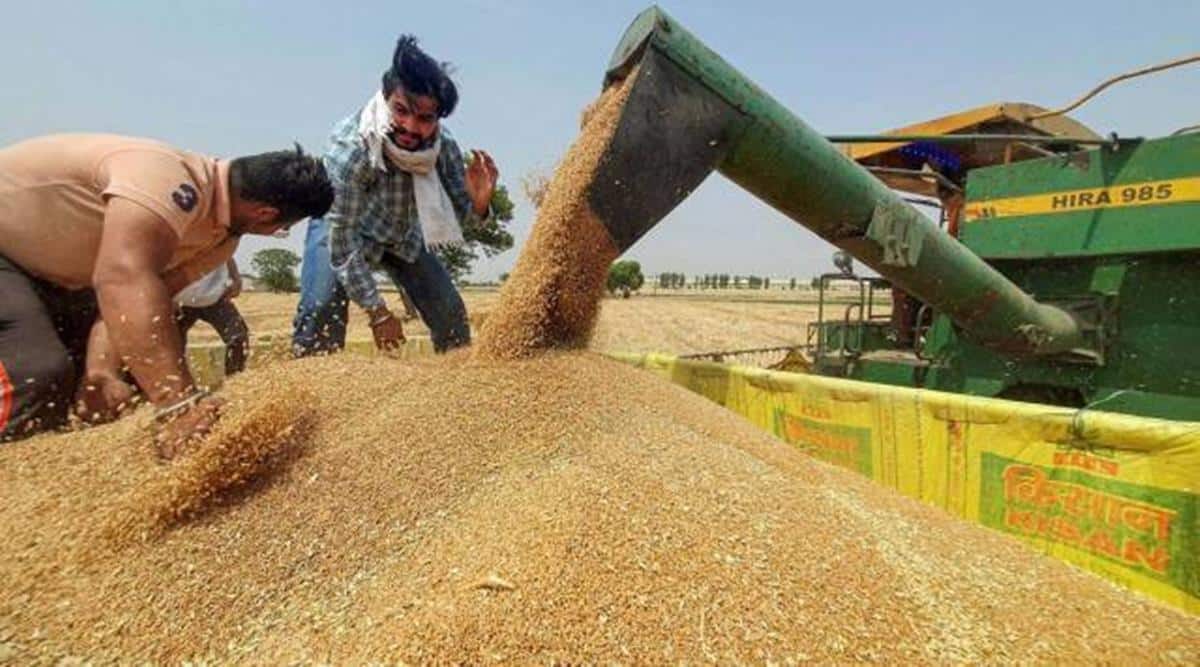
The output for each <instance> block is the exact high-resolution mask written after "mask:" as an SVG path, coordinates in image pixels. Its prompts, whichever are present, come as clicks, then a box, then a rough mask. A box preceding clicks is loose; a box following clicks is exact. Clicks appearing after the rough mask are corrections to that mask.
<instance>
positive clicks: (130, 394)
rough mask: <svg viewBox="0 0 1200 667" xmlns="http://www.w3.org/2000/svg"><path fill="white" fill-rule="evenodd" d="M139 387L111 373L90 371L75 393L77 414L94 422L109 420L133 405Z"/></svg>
mask: <svg viewBox="0 0 1200 667" xmlns="http://www.w3.org/2000/svg"><path fill="white" fill-rule="evenodd" d="M135 396H137V388H136V387H134V386H133V385H131V384H129V383H128V382H125V381H124V380H122V379H121V378H119V377H117V376H116V375H113V374H111V373H105V372H96V373H89V374H88V375H87V377H85V378H84V379H83V382H82V383H81V384H80V385H79V390H78V391H77V392H76V394H75V414H76V415H77V416H78V417H79V418H80V419H82V420H84V421H86V422H90V423H93V424H101V423H104V422H109V421H112V420H114V419H116V418H117V417H120V416H121V413H122V412H124V411H125V410H127V409H128V408H130V407H132V406H133V404H134V400H133V399H134V397H135Z"/></svg>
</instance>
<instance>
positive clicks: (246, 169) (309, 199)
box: [229, 144, 333, 222]
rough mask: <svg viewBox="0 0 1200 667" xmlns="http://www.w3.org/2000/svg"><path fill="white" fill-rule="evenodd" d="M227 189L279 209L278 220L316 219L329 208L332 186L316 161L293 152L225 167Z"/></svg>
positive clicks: (253, 157) (240, 160)
mask: <svg viewBox="0 0 1200 667" xmlns="http://www.w3.org/2000/svg"><path fill="white" fill-rule="evenodd" d="M229 189H230V190H232V192H233V194H234V195H236V196H237V197H239V198H240V199H244V200H248V201H256V202H262V203H263V204H268V205H270V206H274V207H275V208H277V209H279V221H281V222H296V221H298V220H300V219H302V218H319V217H321V216H323V215H325V213H327V212H328V211H329V207H330V206H333V185H332V184H331V183H330V182H329V176H328V175H327V174H326V173H325V165H323V164H321V160H320V158H316V157H313V156H311V155H305V154H304V149H302V148H300V144H296V150H291V151H272V152H270V153H259V154H258V155H248V156H246V157H240V158H237V159H235V160H234V161H233V162H231V163H230V164H229Z"/></svg>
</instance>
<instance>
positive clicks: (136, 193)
mask: <svg viewBox="0 0 1200 667" xmlns="http://www.w3.org/2000/svg"><path fill="white" fill-rule="evenodd" d="M110 197H123V198H125V199H128V200H129V201H132V202H135V203H137V204H139V205H141V206H144V207H145V208H147V209H148V210H150V211H152V212H153V213H154V214H155V215H157V216H158V217H160V218H162V220H163V221H164V222H165V223H166V224H167V225H170V227H171V229H172V230H173V231H174V232H175V233H176V234H177V235H178V236H179V245H178V246H177V247H176V249H175V253H174V254H173V255H172V256H171V259H170V262H169V263H168V265H167V267H166V271H165V273H164V277H168V282H169V283H170V284H171V286H172V287H173V288H174V289H178V288H182V287H183V286H185V285H187V284H188V283H189V282H191V281H192V280H195V279H197V278H199V277H201V276H203V275H204V274H206V273H208V272H209V271H211V270H212V269H214V268H216V267H217V266H219V265H221V264H222V263H224V262H225V261H227V260H228V259H229V258H230V257H231V256H232V255H233V251H234V250H236V249H237V243H238V239H239V237H238V236H234V235H231V234H230V232H229V173H228V165H227V164H225V163H223V162H218V161H217V160H214V159H212V158H209V157H205V156H203V155H197V154H195V153H189V152H187V151H182V150H179V149H177V148H172V147H171V146H168V145H166V144H163V143H159V142H157V141H151V140H149V139H135V138H131V137H121V136H116V135H107V134H59V135H51V136H46V137H38V138H36V139H30V140H28V141H23V142H21V143H18V144H14V145H12V146H9V147H7V148H3V149H0V255H3V256H4V257H6V258H8V259H9V260H10V261H12V262H14V263H15V264H17V265H18V266H20V267H22V268H23V269H25V270H26V271H28V272H29V273H31V274H33V275H35V276H38V277H40V278H43V279H45V280H48V281H50V282H52V283H55V284H58V285H62V286H63V287H67V288H72V289H75V288H82V287H90V286H91V284H92V273H93V270H94V269H95V265H96V256H97V255H98V254H99V251H100V236H101V233H102V232H103V229H104V211H105V205H106V203H107V201H108V199H109V198H110Z"/></svg>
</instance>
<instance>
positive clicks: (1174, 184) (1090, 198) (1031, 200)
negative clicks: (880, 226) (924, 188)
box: [963, 177, 1200, 222]
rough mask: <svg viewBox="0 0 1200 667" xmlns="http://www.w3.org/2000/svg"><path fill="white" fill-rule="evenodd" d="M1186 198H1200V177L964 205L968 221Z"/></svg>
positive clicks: (1159, 202) (1182, 199)
mask: <svg viewBox="0 0 1200 667" xmlns="http://www.w3.org/2000/svg"><path fill="white" fill-rule="evenodd" d="M1184 202H1200V177H1191V178H1178V179H1173V180H1168V181H1145V182H1141V183H1126V184H1123V185H1113V186H1110V187H1104V188H1088V189H1085V190H1069V191H1065V192H1046V193H1043V194H1037V195H1027V196H1024V197H1007V198H1004V199H990V200H984V201H970V202H967V205H966V206H965V207H964V209H963V218H964V219H965V220H966V221H967V222H974V221H977V220H983V219H985V218H986V219H992V218H1016V217H1021V216H1028V215H1044V214H1047V213H1072V212H1075V211H1090V210H1096V209H1103V208H1123V207H1128V206H1147V205H1156V204H1180V203H1184Z"/></svg>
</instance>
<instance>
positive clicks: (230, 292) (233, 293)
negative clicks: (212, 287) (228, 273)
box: [224, 276, 242, 299]
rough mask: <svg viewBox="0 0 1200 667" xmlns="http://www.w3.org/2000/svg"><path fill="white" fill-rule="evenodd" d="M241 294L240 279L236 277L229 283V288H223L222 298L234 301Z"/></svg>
mask: <svg viewBox="0 0 1200 667" xmlns="http://www.w3.org/2000/svg"><path fill="white" fill-rule="evenodd" d="M241 294H242V277H241V276H236V277H234V278H233V280H232V282H230V283H229V287H226V288H225V295H224V296H225V298H226V299H236V298H238V297H239V296H240V295H241Z"/></svg>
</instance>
